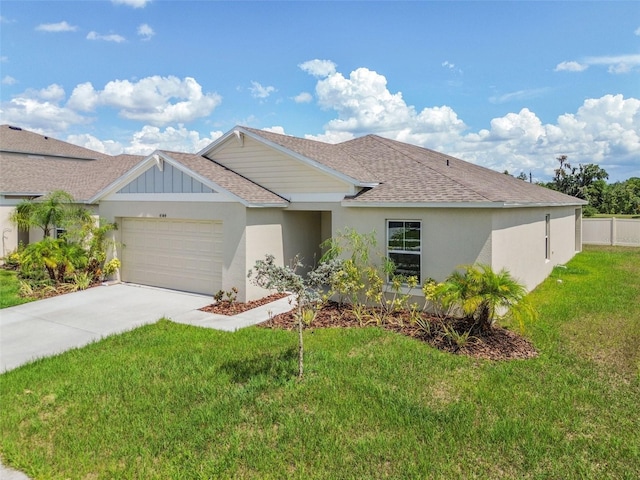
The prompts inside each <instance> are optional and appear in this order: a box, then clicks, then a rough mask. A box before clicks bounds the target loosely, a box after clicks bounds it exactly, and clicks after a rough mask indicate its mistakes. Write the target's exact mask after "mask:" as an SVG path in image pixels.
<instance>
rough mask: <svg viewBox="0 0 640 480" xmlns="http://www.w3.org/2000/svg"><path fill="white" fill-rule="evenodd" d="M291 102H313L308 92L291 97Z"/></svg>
mask: <svg viewBox="0 0 640 480" xmlns="http://www.w3.org/2000/svg"><path fill="white" fill-rule="evenodd" d="M293 101H294V102H296V103H310V102H312V101H313V95H311V94H310V93H309V92H301V93H299V94H298V95H296V96H295V97H293Z"/></svg>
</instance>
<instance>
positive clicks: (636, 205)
mask: <svg viewBox="0 0 640 480" xmlns="http://www.w3.org/2000/svg"><path fill="white" fill-rule="evenodd" d="M598 212H599V213H609V214H618V215H640V178H639V177H631V178H629V179H628V180H625V181H624V182H616V183H612V184H610V185H607V188H606V189H605V191H604V192H603V195H602V202H601V204H600V205H599V208H598Z"/></svg>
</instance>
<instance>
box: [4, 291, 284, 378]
mask: <svg viewBox="0 0 640 480" xmlns="http://www.w3.org/2000/svg"><path fill="white" fill-rule="evenodd" d="M212 301H213V299H212V298H211V296H209V295H198V294H193V293H185V292H178V291H175V290H166V289H161V288H153V287H144V286H139V285H132V284H118V285H112V286H108V287H107V286H100V287H95V288H90V289H88V290H84V291H82V292H75V293H70V294H67V295H61V296H58V297H53V298H48V299H45V300H39V301H36V302H31V303H25V304H23V305H18V306H15V307H10V308H5V309H2V310H0V373H2V372H5V371H8V370H12V369H14V368H16V367H19V366H20V365H23V364H25V363H28V362H30V361H32V360H34V359H37V358H41V357H48V356H51V355H55V354H57V353H61V352H64V351H66V350H69V349H71V348H76V347H82V346H84V345H87V344H88V343H91V342H93V341H96V340H100V339H101V338H103V337H105V336H108V335H112V334H115V333H121V332H125V331H127V330H132V329H134V328H136V327H139V326H141V325H146V324H149V323H155V322H156V321H158V320H159V319H160V318H168V319H170V320H172V321H174V322H177V323H183V324H187V325H194V326H198V327H205V328H214V329H218V330H225V331H229V332H233V331H235V330H238V329H239V328H244V327H248V326H250V325H255V324H257V323H261V322H264V321H265V320H268V319H269V315H277V314H279V313H283V312H287V311H289V310H291V308H292V305H291V304H290V302H289V300H288V299H287V298H283V299H281V300H278V301H276V302H273V303H271V304H269V305H264V306H262V307H258V308H256V309H253V310H249V311H247V312H244V313H242V314H240V315H236V316H233V317H227V316H225V315H215V314H212V313H206V312H201V311H200V310H198V309H199V308H202V307H205V306H207V305H210V304H211V303H212Z"/></svg>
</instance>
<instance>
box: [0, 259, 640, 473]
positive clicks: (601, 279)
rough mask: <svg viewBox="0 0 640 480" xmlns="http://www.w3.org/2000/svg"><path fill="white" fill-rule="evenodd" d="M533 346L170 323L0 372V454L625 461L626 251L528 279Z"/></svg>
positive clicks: (69, 468) (482, 465)
mask: <svg viewBox="0 0 640 480" xmlns="http://www.w3.org/2000/svg"><path fill="white" fill-rule="evenodd" d="M531 295H532V297H533V300H534V302H535V303H536V304H537V305H538V309H539V312H540V319H539V321H538V323H537V324H536V325H535V326H534V327H532V329H531V332H530V336H531V339H532V341H533V342H534V344H535V345H536V348H537V349H538V351H539V352H540V355H539V356H538V357H537V358H534V359H529V360H516V361H503V362H495V361H487V360H478V359H471V358H468V357H463V356H456V355H452V354H449V353H444V352H441V351H438V350H436V349H434V348H432V347H430V346H428V345H427V344H425V343H422V342H419V341H416V340H414V339H411V338H408V337H405V336H402V335H399V334H395V333H392V332H389V331H386V330H383V329H379V328H375V327H371V328H357V329H311V330H307V331H306V332H305V349H306V358H305V375H306V376H305V379H304V380H303V381H302V382H298V381H297V380H296V379H295V377H296V372H297V363H296V360H297V352H296V348H297V338H296V333H294V332H289V331H283V330H269V329H260V328H249V329H245V330H241V331H239V332H236V333H225V332H219V331H214V330H207V329H200V328H196V327H189V326H184V325H178V324H174V323H172V322H169V321H166V320H163V321H160V322H158V323H157V324H155V325H150V326H146V327H142V328H139V329H137V330H135V331H132V332H129V333H126V334H123V335H119V336H114V337H110V338H108V339H106V340H104V341H101V342H98V343H95V344H92V345H90V346H88V347H85V348H83V349H80V350H75V351H71V352H68V353H66V354H63V355H61V356H59V357H56V358H50V359H45V360H39V361H36V362H35V363H33V364H31V365H27V366H24V367H22V368H19V369H17V370H14V371H11V372H8V373H5V374H3V375H2V376H0V381H1V384H2V388H1V391H0V405H2V415H1V416H0V434H1V440H0V442H1V443H0V452H1V454H2V459H3V461H4V462H5V463H7V464H10V465H12V466H14V467H16V468H19V469H21V470H23V471H25V472H26V473H28V474H29V475H30V476H32V477H33V478H36V479H37V478H144V479H147V478H158V479H166V478H256V479H263V478H274V479H275V478H278V479H279V478H301V479H307V478H323V479H324V478H339V479H350V478H353V479H362V478H443V479H445V478H446V479H449V478H492V479H494V478H498V479H499V478H563V479H564V478H569V479H570V478H593V479H601V478H611V479H614V478H615V479H625V478H628V479H635V478H638V477H640V415H639V414H638V405H639V404H640V356H639V353H638V350H639V348H638V345H639V344H640V333H639V332H640V302H639V301H638V298H640V249H629V248H627V249H622V248H609V247H608V248H601V247H598V248H587V249H586V250H585V252H583V253H582V254H580V255H579V256H578V257H577V258H576V259H574V260H573V261H572V262H571V263H570V264H568V265H567V268H557V269H556V270H555V272H554V274H553V275H552V277H551V278H549V279H548V280H547V281H546V282H545V283H544V284H543V285H541V286H540V287H539V288H538V289H537V290H536V291H535V292H533V293H532V294H531Z"/></svg>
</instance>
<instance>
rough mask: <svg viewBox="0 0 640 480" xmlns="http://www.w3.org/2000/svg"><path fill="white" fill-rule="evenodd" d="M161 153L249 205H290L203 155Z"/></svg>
mask: <svg viewBox="0 0 640 480" xmlns="http://www.w3.org/2000/svg"><path fill="white" fill-rule="evenodd" d="M159 153H162V154H163V155H166V156H168V157H169V158H172V159H174V160H177V161H178V162H180V163H181V164H182V165H184V166H185V167H187V168H188V169H189V170H191V171H193V172H195V173H197V174H199V175H201V176H203V177H204V178H206V179H209V180H211V181H212V182H213V183H215V184H216V185H218V186H219V187H221V188H222V189H224V190H226V191H227V192H229V193H231V194H233V195H234V196H236V197H238V198H240V199H241V200H243V201H244V203H246V204H248V205H278V206H286V205H288V202H287V201H286V200H285V199H284V198H282V197H280V196H278V195H276V194H275V193H273V192H271V191H269V190H267V189H266V188H263V187H261V186H260V185H258V184H257V183H254V182H252V181H251V180H249V179H247V178H244V177H242V176H240V175H238V174H237V173H235V172H233V171H232V170H229V169H228V168H226V167H223V166H222V165H219V164H218V163H215V162H213V161H211V160H209V159H208V158H205V157H203V156H201V155H198V154H195V153H179V152H169V151H164V150H160V151H159ZM214 189H215V188H214Z"/></svg>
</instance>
